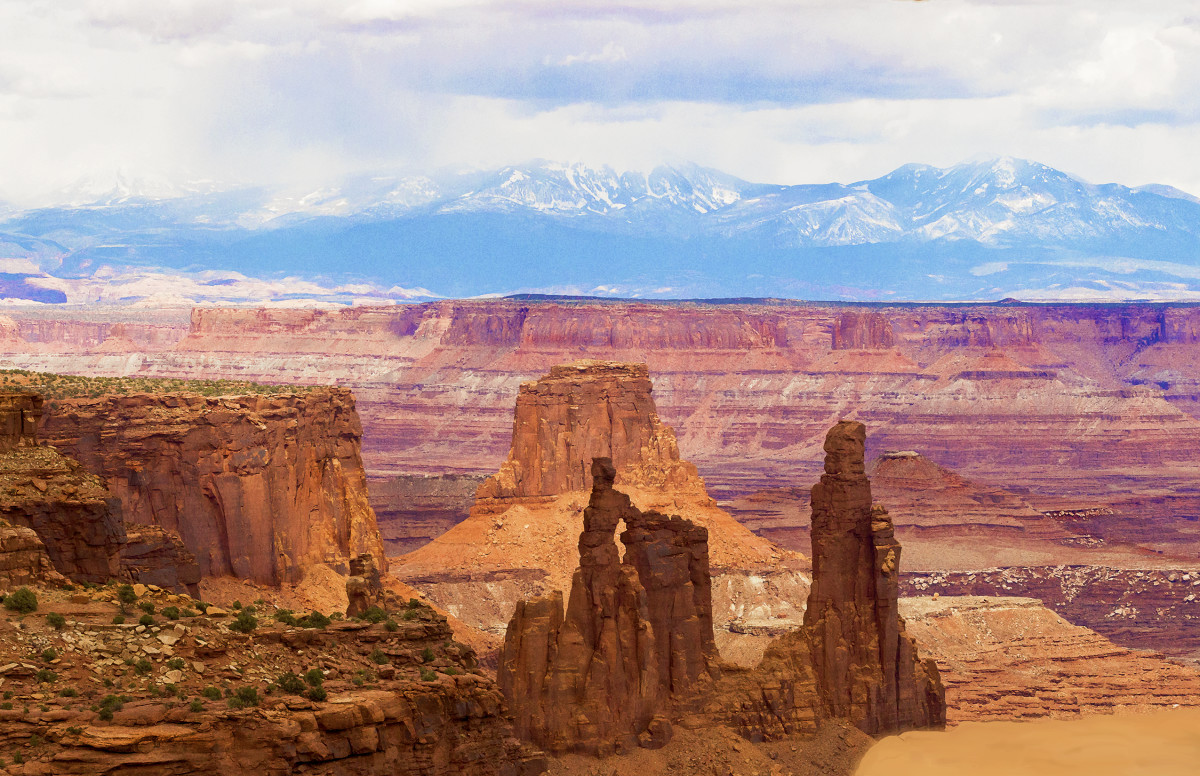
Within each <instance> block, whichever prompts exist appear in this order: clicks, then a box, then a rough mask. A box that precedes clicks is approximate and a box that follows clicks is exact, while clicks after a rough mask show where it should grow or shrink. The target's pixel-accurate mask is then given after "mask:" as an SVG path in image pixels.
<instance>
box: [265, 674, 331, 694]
mask: <svg viewBox="0 0 1200 776" xmlns="http://www.w3.org/2000/svg"><path fill="white" fill-rule="evenodd" d="M323 678H324V677H322V679H323ZM276 683H277V684H278V685H279V689H281V690H283V691H284V692H288V693H291V694H292V695H299V694H300V693H302V692H304V680H303V679H301V678H300V677H299V676H296V675H295V674H294V673H292V672H291V671H288V672H287V673H285V674H281V675H280V677H279V679H278V680H277V682H276Z"/></svg>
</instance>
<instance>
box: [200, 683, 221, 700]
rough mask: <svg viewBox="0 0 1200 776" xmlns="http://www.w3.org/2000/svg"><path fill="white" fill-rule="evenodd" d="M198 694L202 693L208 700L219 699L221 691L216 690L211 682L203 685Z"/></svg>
mask: <svg viewBox="0 0 1200 776" xmlns="http://www.w3.org/2000/svg"><path fill="white" fill-rule="evenodd" d="M200 694H201V695H203V696H204V697H205V698H208V699H209V700H210V701H219V700H221V691H220V690H218V689H217V688H216V687H213V686H212V685H211V684H210V685H209V686H207V687H205V688H204V689H203V690H201V691H200Z"/></svg>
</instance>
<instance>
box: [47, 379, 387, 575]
mask: <svg viewBox="0 0 1200 776" xmlns="http://www.w3.org/2000/svg"><path fill="white" fill-rule="evenodd" d="M361 432H362V429H361V426H360V425H359V420H358V414H357V412H356V411H355V404H354V396H353V395H352V394H351V393H350V392H349V391H345V390H341V389H336V388H326V389H314V390H311V391H307V392H304V393H296V394H291V395H277V396H257V395H252V396H224V397H206V396H199V395H190V394H166V395H154V394H136V395H129V396H102V397H99V398H74V399H60V400H58V401H57V402H56V406H55V408H54V409H53V411H51V412H49V413H47V416H46V419H45V422H44V432H43V437H44V438H45V439H46V440H47V441H48V442H50V443H51V444H53V445H55V446H57V447H59V448H61V449H62V450H64V451H66V452H68V453H69V454H71V455H73V456H75V457H77V458H79V460H81V461H82V462H83V464H84V465H85V466H86V467H87V468H88V469H90V470H92V471H95V472H98V473H100V474H102V475H103V476H104V478H105V479H106V480H107V481H108V483H109V486H110V487H111V488H112V490H113V492H114V493H115V494H116V495H117V497H118V498H119V499H120V502H121V505H122V508H123V512H124V517H125V520H126V521H127V522H128V523H130V524H142V525H155V526H160V527H162V528H164V529H166V530H168V531H171V532H173V533H176V534H178V535H179V536H180V537H181V538H182V540H183V543H184V545H185V546H186V548H187V550H188V551H189V552H191V553H192V554H193V555H194V556H195V558H196V561H197V563H198V564H199V566H200V570H201V572H202V573H204V574H206V575H212V576H220V575H233V576H237V577H241V578H243V579H250V580H253V581H255V582H260V583H264V584H272V585H274V584H280V583H285V582H296V581H299V580H300V579H301V578H302V577H303V574H304V568H305V567H306V566H308V565H311V564H326V565H329V566H331V567H333V568H334V569H337V570H339V571H341V572H342V573H345V572H346V571H348V567H349V560H350V558H352V557H354V556H356V555H358V554H360V553H363V552H370V553H372V554H373V555H375V556H376V557H379V558H382V557H383V547H382V542H381V541H380V538H379V533H378V529H377V527H376V524H375V516H374V513H373V512H372V511H371V508H370V505H369V504H368V502H367V492H366V476H365V473H364V471H363V468H362V458H361V454H360V449H359V439H360V436H361Z"/></svg>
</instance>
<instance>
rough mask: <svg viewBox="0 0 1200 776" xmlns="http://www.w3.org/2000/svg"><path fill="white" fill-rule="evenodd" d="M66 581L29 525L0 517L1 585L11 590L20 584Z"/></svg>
mask: <svg viewBox="0 0 1200 776" xmlns="http://www.w3.org/2000/svg"><path fill="white" fill-rule="evenodd" d="M65 581H66V578H65V577H63V576H62V575H61V574H59V573H58V571H56V570H55V568H54V564H53V563H52V562H51V561H50V556H49V555H48V554H47V553H46V545H44V544H42V540H41V539H39V538H38V535H37V534H36V533H34V531H33V529H32V528H26V527H24V526H20V525H13V524H12V523H10V522H8V521H7V520H4V519H3V518H0V587H2V588H3V589H5V590H13V589H14V588H17V587H20V586H22V585H37V584H51V583H59V582H65Z"/></svg>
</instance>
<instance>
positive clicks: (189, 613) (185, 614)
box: [179, 609, 199, 617]
mask: <svg viewBox="0 0 1200 776" xmlns="http://www.w3.org/2000/svg"><path fill="white" fill-rule="evenodd" d="M179 616H180V617H198V616H199V613H198V612H196V610H195V609H184V610H183V611H182V612H180V613H179Z"/></svg>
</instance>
